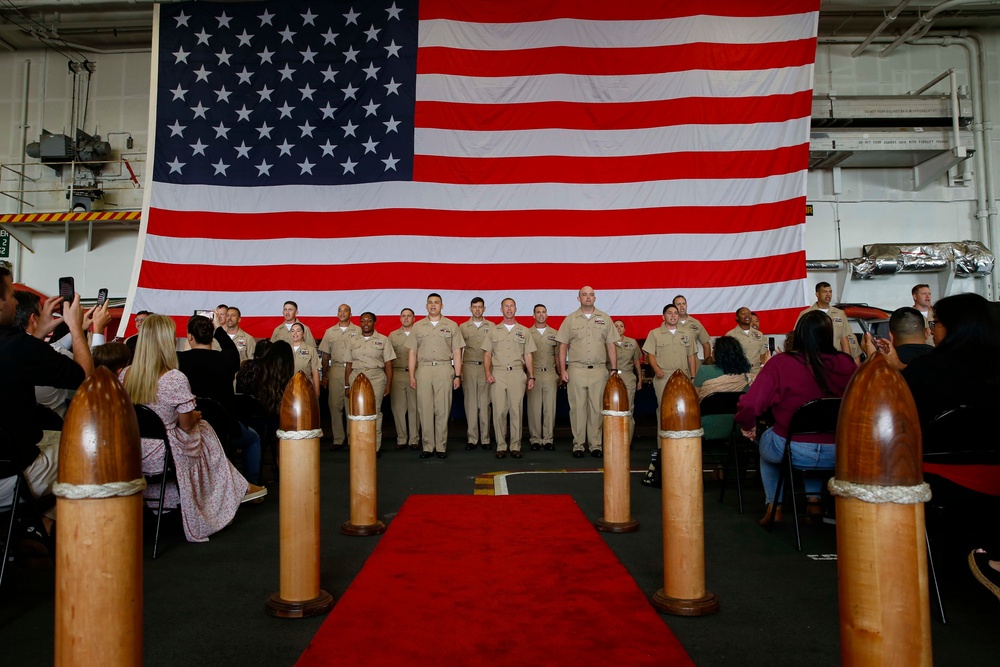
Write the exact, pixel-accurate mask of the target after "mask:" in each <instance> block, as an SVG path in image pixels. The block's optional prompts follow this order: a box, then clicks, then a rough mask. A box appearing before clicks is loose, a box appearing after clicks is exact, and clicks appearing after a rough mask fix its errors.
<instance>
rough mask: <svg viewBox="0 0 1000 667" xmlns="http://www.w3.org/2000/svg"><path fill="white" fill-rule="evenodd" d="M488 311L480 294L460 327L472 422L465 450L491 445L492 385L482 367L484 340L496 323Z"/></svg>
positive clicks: (467, 412)
mask: <svg viewBox="0 0 1000 667" xmlns="http://www.w3.org/2000/svg"><path fill="white" fill-rule="evenodd" d="M485 310H486V305H485V302H484V301H483V298H482V297H479V296H477V297H476V298H474V299H473V300H472V303H471V304H470V306H469V312H471V313H472V317H470V318H469V319H467V320H466V321H464V322H462V324H461V326H459V327H458V330H459V331H461V332H462V338H464V339H465V350H464V351H463V352H462V369H463V372H462V393H463V394H464V396H465V418H466V419H467V420H468V422H469V429H468V439H469V442H468V444H467V445H466V446H465V448H466V449H475V448H476V445H477V444H479V443H482V445H483V449H489V448H490V447H491V445H490V387H489V385H488V384H486V371H485V370H483V341H484V340H486V338H487V336H489V334H490V331H492V330H493V323H492V322H490V321H488V320H484V319H483V313H484V312H485Z"/></svg>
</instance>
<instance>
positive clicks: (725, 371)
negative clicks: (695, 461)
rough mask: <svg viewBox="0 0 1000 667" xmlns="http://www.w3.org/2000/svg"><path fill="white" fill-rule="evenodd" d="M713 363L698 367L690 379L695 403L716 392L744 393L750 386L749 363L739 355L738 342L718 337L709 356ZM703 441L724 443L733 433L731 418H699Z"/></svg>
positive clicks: (730, 338) (741, 354)
mask: <svg viewBox="0 0 1000 667" xmlns="http://www.w3.org/2000/svg"><path fill="white" fill-rule="evenodd" d="M712 357H713V358H714V360H715V363H713V364H709V365H707V366H702V367H701V368H700V369H698V374H697V375H696V376H695V378H694V386H695V387H697V388H698V400H699V401H701V400H704V399H705V397H706V396H708V395H710V394H715V393H718V392H728V391H746V388H747V387H749V386H750V362H749V361H748V360H747V357H746V355H745V354H743V347H742V346H741V345H740V342H739V341H738V340H736V339H735V338H733V337H731V336H720V337H719V338H717V339H716V341H715V352H714V353H713V354H712ZM701 427H702V428H703V429H704V430H705V434H704V436H703V437H704V439H705V440H727V439H728V438H729V435H730V434H731V433H732V431H733V417H732V415H708V416H705V417H702V418H701Z"/></svg>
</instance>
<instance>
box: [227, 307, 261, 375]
mask: <svg viewBox="0 0 1000 667" xmlns="http://www.w3.org/2000/svg"><path fill="white" fill-rule="evenodd" d="M241 317H242V314H241V313H240V309H239V308H237V307H236V306H230V307H229V309H228V310H227V311H226V321H225V325H226V333H227V334H229V337H230V338H232V339H233V342H234V343H236V349H237V350H239V351H240V364H243V363H244V362H246V361H247V360H248V359H253V351H254V350H255V349H257V339H256V338H254V337H253V336H251V335H250V334H248V333H247V332H246V331H244V330H243V329H240V318H241Z"/></svg>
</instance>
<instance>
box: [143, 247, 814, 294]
mask: <svg viewBox="0 0 1000 667" xmlns="http://www.w3.org/2000/svg"><path fill="white" fill-rule="evenodd" d="M483 268H484V267H483V265H481V264H449V265H447V270H446V271H442V265H441V264H432V263H421V262H392V263H369V264H356V265H351V264H346V265H345V264H340V265H315V264H310V265H296V264H288V265H278V264H274V265H270V266H268V267H267V270H266V271H258V270H253V267H246V266H211V265H197V264H161V263H158V262H143V263H142V271H141V275H140V278H139V287H144V288H147V289H171V290H193V291H202V292H265V291H283V290H301V289H304V288H307V289H308V290H309V291H319V292H325V291H330V292H337V291H354V290H391V289H398V288H399V287H400V286H401V285H403V284H405V285H410V286H414V285H429V286H433V289H437V290H478V289H482V290H485V289H495V288H496V286H497V285H498V283H497V281H496V278H495V276H496V275H502V276H504V279H503V281H502V285H503V288H504V289H509V290H532V289H537V288H538V286H539V276H546V279H545V283H544V284H545V288H546V289H551V290H559V289H569V290H573V289H578V288H579V286H580V285H585V284H587V283H588V281H590V280H593V278H594V267H593V266H592V265H590V264H557V263H552V264H531V265H530V267H529V266H528V265H522V264H494V265H490V266H489V267H488V268H489V270H488V271H484V270H483ZM606 268H607V267H606ZM400 276H405V280H401V279H400ZM761 276H767V281H768V282H784V281H789V280H799V279H802V278H805V276H806V270H805V252H793V253H788V254H786V255H776V256H773V257H760V258H755V259H746V260H727V261H719V262H703V261H697V262H694V261H663V262H634V263H632V262H622V263H618V264H615V265H614V270H613V271H607V273H606V274H605V275H604V276H602V281H601V289H604V290H612V289H613V290H620V289H645V288H649V289H654V288H656V286H666V285H670V286H671V289H693V288H706V287H708V288H714V287H731V286H739V285H748V284H752V283H753V282H755V281H756V280H759V279H760V277H761Z"/></svg>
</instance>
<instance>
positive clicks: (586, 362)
mask: <svg viewBox="0 0 1000 667" xmlns="http://www.w3.org/2000/svg"><path fill="white" fill-rule="evenodd" d="M596 300H597V296H596V294H595V293H594V288H593V287H590V286H589V285H588V286H584V287H582V288H581V289H580V293H579V294H578V296H577V301H579V302H580V307H579V308H578V309H577V310H575V311H574V312H573V313H571V314H570V315H567V316H566V319H565V320H563V323H562V326H560V327H559V333H557V334H556V340H557V341H559V355H558V356H557V357H556V362H557V363H558V364H559V377H560V379H561V380H562V381H563V382H565V383H566V388H567V391H568V393H569V423H570V427H571V429H572V431H573V456H574V457H576V458H580V457H582V456H583V452H584V449H585V448H586V446H587V442H590V454H591V456H594V457H597V458H602V457H603V456H604V449H603V431H604V421H603V418H602V416H601V410H602V408H603V401H604V385H605V384H607V381H608V368H607V366H606V364H607V363H608V362H610V363H611V370H612V371H617V370H618V363H617V361H618V357H617V354H616V350H615V343H617V342H618V338H619V336H618V330H617V329H615V327H614V325H613V324H612V323H611V317H609V316H608V314H607V313H605V312H603V311H600V310H597V308H595V307H594V302H595V301H596Z"/></svg>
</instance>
